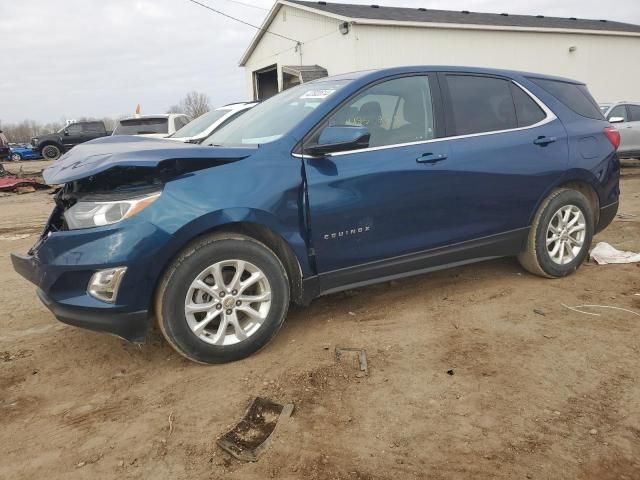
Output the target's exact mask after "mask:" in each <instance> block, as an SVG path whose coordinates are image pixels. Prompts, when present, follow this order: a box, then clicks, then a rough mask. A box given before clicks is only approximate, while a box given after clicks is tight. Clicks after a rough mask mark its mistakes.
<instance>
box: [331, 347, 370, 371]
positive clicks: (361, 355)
mask: <svg viewBox="0 0 640 480" xmlns="http://www.w3.org/2000/svg"><path fill="white" fill-rule="evenodd" d="M346 352H355V353H357V354H358V363H359V364H360V371H361V372H363V373H364V374H365V375H366V376H369V365H368V364H367V352H366V351H365V349H364V348H340V347H336V360H337V361H338V362H339V361H340V357H341V356H342V354H343V353H346Z"/></svg>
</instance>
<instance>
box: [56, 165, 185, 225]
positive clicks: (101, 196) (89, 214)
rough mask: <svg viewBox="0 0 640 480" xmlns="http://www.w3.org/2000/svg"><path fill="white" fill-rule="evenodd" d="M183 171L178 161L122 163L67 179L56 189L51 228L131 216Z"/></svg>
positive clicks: (100, 223) (119, 219) (117, 219)
mask: <svg viewBox="0 0 640 480" xmlns="http://www.w3.org/2000/svg"><path fill="white" fill-rule="evenodd" d="M182 173H184V172H183V171H182V170H181V169H178V168H175V165H173V168H164V169H156V168H144V167H120V168H114V169H111V170H108V171H106V172H102V173H100V174H98V175H94V176H91V177H89V178H85V179H82V180H77V181H74V182H69V183H66V184H65V185H64V186H62V187H61V188H59V189H58V190H57V192H56V193H55V196H54V200H55V205H56V208H55V209H54V211H53V214H52V215H51V218H50V220H49V224H48V226H47V228H48V231H52V232H61V231H66V230H76V229H80V228H91V227H98V226H104V225H110V224H112V223H116V222H119V221H121V220H124V219H125V218H129V217H132V216H133V215H135V214H136V213H139V212H140V211H142V210H143V209H144V208H146V207H147V206H149V205H150V204H151V203H153V201H155V200H157V199H158V198H159V196H160V194H161V193H162V189H163V188H164V185H165V183H166V182H167V181H169V180H170V179H171V178H173V177H176V176H178V175H181V174H182ZM45 233H48V232H45Z"/></svg>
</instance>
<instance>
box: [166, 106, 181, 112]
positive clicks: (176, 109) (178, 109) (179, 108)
mask: <svg viewBox="0 0 640 480" xmlns="http://www.w3.org/2000/svg"><path fill="white" fill-rule="evenodd" d="M167 113H184V111H183V110H182V107H181V106H180V105H171V106H170V107H169V108H167Z"/></svg>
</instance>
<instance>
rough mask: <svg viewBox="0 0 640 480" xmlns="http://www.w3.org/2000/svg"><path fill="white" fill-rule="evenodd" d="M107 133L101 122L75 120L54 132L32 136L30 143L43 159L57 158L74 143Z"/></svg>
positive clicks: (77, 143) (104, 135)
mask: <svg viewBox="0 0 640 480" xmlns="http://www.w3.org/2000/svg"><path fill="white" fill-rule="evenodd" d="M108 135H111V132H109V131H107V129H106V128H105V126H104V123H103V122H100V121H97V122H94V121H92V122H76V123H71V124H69V125H67V126H66V127H64V128H63V129H61V130H59V131H58V132H56V133H48V134H46V135H39V136H37V137H34V138H32V139H31V144H32V145H33V147H34V148H35V149H36V150H38V151H39V152H40V154H41V155H42V157H43V158H44V159H46V160H57V159H58V158H60V156H61V155H62V154H63V153H65V152H67V151H69V150H70V149H71V148H73V147H75V146H76V145H79V144H81V143H84V142H88V141H89V140H93V139H95V138H100V137H106V136H108Z"/></svg>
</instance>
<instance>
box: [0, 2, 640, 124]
mask: <svg viewBox="0 0 640 480" xmlns="http://www.w3.org/2000/svg"><path fill="white" fill-rule="evenodd" d="M201 1H202V2H203V3H208V4H209V5H211V6H213V7H215V8H217V9H219V10H223V11H225V12H226V13H229V14H231V15H234V16H238V17H241V18H243V19H245V20H247V21H249V22H251V23H254V24H260V23H261V22H262V20H263V18H264V16H265V15H266V13H267V9H268V8H270V7H271V5H273V1H272V0H243V3H247V4H250V5H252V6H254V7H253V8H251V7H248V6H243V5H241V4H238V3H236V2H235V1H233V0H201ZM335 1H336V3H364V4H371V3H376V4H378V5H387V6H391V5H395V6H409V7H426V8H438V9H449V10H471V11H484V12H496V13H501V12H508V13H520V14H543V15H547V16H563V17H579V18H595V19H609V20H618V21H623V22H628V23H636V24H640V0H613V1H603V0H526V1H524V0H519V1H516V0H367V1H361V0H351V1H349V2H345V1H343V0H335ZM256 7H260V8H256ZM254 33H255V30H253V29H252V28H250V27H248V26H245V25H241V24H239V23H236V22H234V21H232V20H229V19H227V18H224V17H222V16H219V15H216V14H214V13H213V12H210V11H208V10H205V9H204V8H202V7H199V6H197V5H194V4H192V3H190V2H188V1H187V0H0V59H2V68H1V69H0V72H1V74H0V121H3V122H7V123H9V122H17V121H21V120H24V119H34V120H38V121H44V122H47V121H53V120H60V119H62V118H77V117H82V116H90V117H103V116H111V117H118V116H121V115H124V114H131V113H133V112H134V109H135V107H136V105H137V104H138V103H140V104H141V105H142V112H143V113H147V114H150V113H162V112H165V111H166V109H167V108H168V107H169V106H170V105H172V104H175V103H177V102H178V101H179V100H180V98H182V97H183V96H184V94H185V93H186V92H188V91H190V90H197V91H201V92H205V93H206V94H208V95H209V97H210V98H211V101H212V104H213V105H214V106H217V105H221V104H225V103H229V102H233V101H240V100H246V98H245V95H246V90H247V89H246V86H245V77H244V74H243V72H242V69H241V68H240V67H238V60H239V59H240V56H241V55H242V53H243V52H244V50H245V48H246V47H247V45H248V43H249V42H250V40H251V38H252V37H253V35H254ZM634 61H638V59H637V58H636V59H634ZM621 70H623V67H622V66H621Z"/></svg>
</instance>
